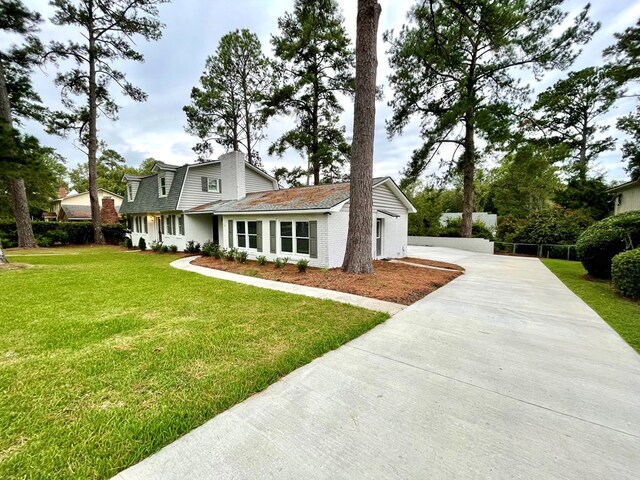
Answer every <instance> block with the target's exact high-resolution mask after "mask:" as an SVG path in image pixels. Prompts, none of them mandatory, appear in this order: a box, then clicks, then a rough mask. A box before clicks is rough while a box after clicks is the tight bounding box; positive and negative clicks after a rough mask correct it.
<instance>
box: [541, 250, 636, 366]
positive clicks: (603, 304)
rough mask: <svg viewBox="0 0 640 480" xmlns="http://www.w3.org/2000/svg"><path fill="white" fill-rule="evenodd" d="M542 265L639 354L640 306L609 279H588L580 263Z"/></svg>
mask: <svg viewBox="0 0 640 480" xmlns="http://www.w3.org/2000/svg"><path fill="white" fill-rule="evenodd" d="M542 262H543V263H544V264H545V265H546V266H547V267H548V268H549V270H551V271H552V272H553V273H554V274H555V275H556V276H557V277H558V278H559V279H560V280H562V282H563V283H564V284H565V285H566V286H567V287H569V288H570V289H571V290H572V291H573V293H575V294H576V295H578V296H579V297H580V298H581V299H582V300H584V301H585V303H586V304H587V305H589V306H590V307H591V308H593V309H594V310H595V311H596V312H597V313H598V315H600V316H601V317H602V318H603V319H604V320H605V321H606V322H607V323H608V324H609V325H611V327H612V328H613V329H614V330H615V331H616V332H618V333H619V334H620V336H621V337H622V338H624V339H625V341H626V342H627V343H628V344H629V345H631V346H632V347H633V348H634V349H635V350H636V351H637V352H638V353H640V303H638V302H634V301H632V300H628V299H626V298H624V297H622V296H620V295H618V294H617V293H616V292H615V291H614V290H613V288H612V287H611V283H610V282H609V281H608V280H596V279H593V278H591V277H588V276H587V271H586V270H585V269H584V267H583V266H582V264H581V263H580V262H569V261H567V260H542Z"/></svg>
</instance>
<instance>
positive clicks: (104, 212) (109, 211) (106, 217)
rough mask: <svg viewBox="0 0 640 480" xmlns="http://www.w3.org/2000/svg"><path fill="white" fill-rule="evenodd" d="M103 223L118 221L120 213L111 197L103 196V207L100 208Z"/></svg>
mask: <svg viewBox="0 0 640 480" xmlns="http://www.w3.org/2000/svg"><path fill="white" fill-rule="evenodd" d="M100 219H101V221H102V223H118V220H119V219H120V215H118V211H117V210H116V205H115V203H114V201H113V198H111V197H103V198H102V209H101V210H100Z"/></svg>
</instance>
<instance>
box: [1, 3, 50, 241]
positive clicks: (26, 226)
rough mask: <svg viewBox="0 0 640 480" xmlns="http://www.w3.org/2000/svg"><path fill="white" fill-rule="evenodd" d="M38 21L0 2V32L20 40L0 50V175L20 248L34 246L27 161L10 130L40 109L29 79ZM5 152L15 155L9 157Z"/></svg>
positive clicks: (36, 115)
mask: <svg viewBox="0 0 640 480" xmlns="http://www.w3.org/2000/svg"><path fill="white" fill-rule="evenodd" d="M40 21H41V18H40V15H39V14H38V13H37V12H33V11H31V10H29V9H28V8H27V7H26V6H25V5H24V4H23V3H22V2H21V1H20V0H6V1H3V2H1V3H0V31H2V32H3V33H13V34H18V35H20V36H21V37H22V39H23V42H22V44H21V45H14V46H12V47H11V48H9V49H8V50H6V51H0V136H2V144H3V148H4V150H5V151H4V152H3V157H5V158H4V159H3V160H4V161H3V162H2V164H1V165H0V174H2V176H4V177H5V178H6V179H8V181H9V183H10V190H11V198H12V204H13V213H14V216H15V219H16V225H17V230H18V243H19V245H20V246H21V247H24V248H33V247H35V246H36V241H35V237H34V235H33V229H32V228H31V217H30V216H29V202H28V198H27V190H26V188H25V183H24V176H23V173H24V172H23V167H24V166H25V165H26V164H27V163H28V158H26V157H25V158H18V157H20V156H21V155H22V154H24V153H25V149H24V148H22V147H21V145H22V144H23V142H22V141H21V137H20V136H19V135H18V134H17V132H16V131H15V130H14V123H15V122H16V121H19V118H20V117H23V118H24V117H30V118H40V115H41V113H42V110H43V109H42V107H41V105H40V98H39V97H38V95H37V94H36V93H35V92H34V90H33V88H32V85H31V81H30V78H29V75H30V73H31V69H32V67H33V66H34V65H35V64H36V63H37V62H38V54H39V53H40V49H41V48H40V42H39V40H38V39H37V37H36V36H35V32H36V31H37V26H38V24H39V23H40ZM9 152H11V153H12V154H13V155H16V156H17V157H16V158H11V157H10V156H8V154H9Z"/></svg>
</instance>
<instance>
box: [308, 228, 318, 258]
mask: <svg viewBox="0 0 640 480" xmlns="http://www.w3.org/2000/svg"><path fill="white" fill-rule="evenodd" d="M309 256H310V257H311V258H318V222H317V221H315V220H314V221H312V222H309Z"/></svg>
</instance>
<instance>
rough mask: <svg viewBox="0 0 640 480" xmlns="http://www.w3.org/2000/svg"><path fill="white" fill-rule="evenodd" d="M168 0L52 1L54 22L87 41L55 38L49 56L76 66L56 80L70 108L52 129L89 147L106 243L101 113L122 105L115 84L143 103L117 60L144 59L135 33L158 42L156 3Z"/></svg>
mask: <svg viewBox="0 0 640 480" xmlns="http://www.w3.org/2000/svg"><path fill="white" fill-rule="evenodd" d="M167 1H168V0H111V1H109V2H103V1H100V0H81V1H73V0H52V1H51V2H50V3H51V5H53V6H54V7H55V9H56V11H55V15H54V17H53V18H52V21H53V23H54V24H56V25H60V26H67V25H70V26H73V27H76V28H78V30H79V31H80V33H81V36H82V38H83V39H84V40H82V41H75V40H68V41H66V42H59V41H54V42H51V45H50V47H49V52H48V57H49V58H50V59H51V60H53V61H55V62H59V61H61V60H70V61H72V62H73V63H74V64H75V65H74V66H73V67H72V68H71V69H70V70H69V71H67V72H66V73H63V72H59V73H58V74H57V76H56V84H57V85H58V86H60V88H61V92H62V103H63V104H64V106H65V107H66V108H67V112H66V113H64V114H60V115H57V116H56V118H55V120H54V121H53V122H52V124H51V125H50V128H49V130H50V131H51V132H53V133H63V134H67V133H69V132H70V131H75V132H77V134H78V136H79V139H80V143H81V145H82V146H84V147H85V148H86V152H87V157H88V170H89V197H90V199H91V220H92V223H93V230H94V237H95V242H96V243H98V244H102V243H104V235H103V234H102V225H101V221H100V203H99V201H98V184H97V176H96V154H97V151H98V147H99V140H98V125H97V123H98V117H99V116H104V117H106V118H109V119H111V120H115V119H116V118H117V114H118V109H119V108H118V105H117V104H116V103H115V102H114V100H113V98H112V97H111V95H110V93H109V86H110V84H112V83H115V84H116V85H117V86H118V87H119V88H120V90H121V93H122V94H123V95H124V96H127V97H129V98H131V99H132V100H134V101H137V102H142V101H144V100H146V98H147V95H146V94H145V93H144V92H143V91H142V90H141V89H140V88H138V87H135V86H134V85H133V84H131V83H130V82H129V81H127V79H126V76H125V75H124V73H122V72H121V71H119V70H117V69H115V68H114V64H115V63H116V62H120V61H122V60H133V61H136V62H142V61H143V60H144V57H143V55H142V54H141V53H139V52H137V51H136V50H134V46H135V41H134V37H135V36H141V37H142V38H144V39H145V40H158V39H159V38H160V37H161V35H162V27H163V24H162V23H160V21H159V20H158V5H160V4H163V3H167Z"/></svg>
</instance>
